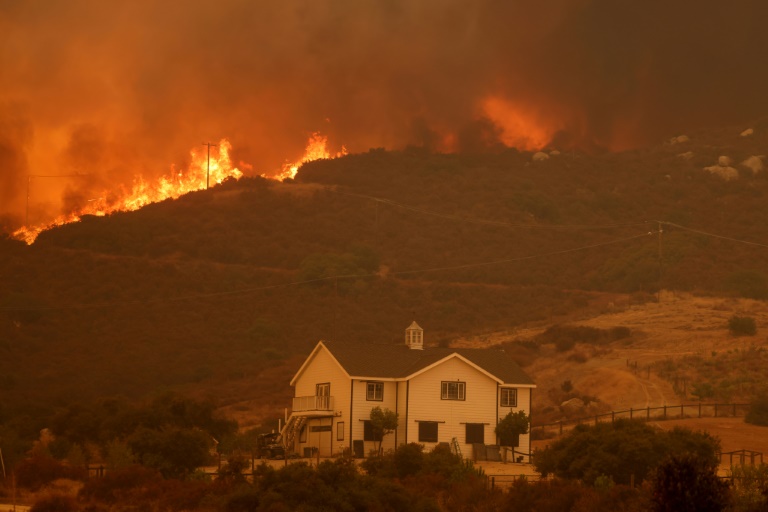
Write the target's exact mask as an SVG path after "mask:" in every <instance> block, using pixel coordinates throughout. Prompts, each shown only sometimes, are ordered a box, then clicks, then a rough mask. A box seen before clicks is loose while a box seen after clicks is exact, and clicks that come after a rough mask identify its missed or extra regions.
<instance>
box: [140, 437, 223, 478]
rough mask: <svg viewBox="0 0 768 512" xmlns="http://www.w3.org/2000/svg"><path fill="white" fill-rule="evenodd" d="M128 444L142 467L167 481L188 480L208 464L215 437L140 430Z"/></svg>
mask: <svg viewBox="0 0 768 512" xmlns="http://www.w3.org/2000/svg"><path fill="white" fill-rule="evenodd" d="M127 442H128V447H129V448H130V450H131V451H132V452H133V453H134V455H135V456H136V458H137V460H138V462H140V463H141V464H142V465H144V466H147V467H150V468H154V469H157V470H159V471H160V473H162V474H163V476H164V477H166V478H184V477H186V476H187V475H189V474H191V473H192V472H193V471H194V470H195V469H196V468H198V467H200V466H203V465H205V463H206V462H208V458H209V455H208V449H209V446H210V444H211V437H210V436H209V435H208V434H206V433H205V432H203V431H202V430H198V429H180V428H170V427H169V428H166V429H163V430H151V429H148V428H144V427H139V428H138V429H136V431H135V432H134V433H133V434H132V435H131V436H130V437H129V438H128V440H127Z"/></svg>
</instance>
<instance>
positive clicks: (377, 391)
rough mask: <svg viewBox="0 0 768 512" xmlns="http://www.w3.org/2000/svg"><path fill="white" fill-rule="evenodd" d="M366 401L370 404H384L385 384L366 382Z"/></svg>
mask: <svg viewBox="0 0 768 512" xmlns="http://www.w3.org/2000/svg"><path fill="white" fill-rule="evenodd" d="M365 399H366V400H368V401H369V402H383V401H384V383H383V382H374V381H371V382H366V383H365Z"/></svg>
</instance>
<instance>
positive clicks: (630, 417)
mask: <svg viewBox="0 0 768 512" xmlns="http://www.w3.org/2000/svg"><path fill="white" fill-rule="evenodd" d="M629 419H632V408H631V407H630V408H629Z"/></svg>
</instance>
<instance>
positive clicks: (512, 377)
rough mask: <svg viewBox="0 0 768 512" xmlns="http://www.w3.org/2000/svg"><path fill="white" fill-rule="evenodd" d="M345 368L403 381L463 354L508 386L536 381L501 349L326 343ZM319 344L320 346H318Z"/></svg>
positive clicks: (355, 375) (352, 373)
mask: <svg viewBox="0 0 768 512" xmlns="http://www.w3.org/2000/svg"><path fill="white" fill-rule="evenodd" d="M322 343H323V344H324V345H325V347H326V348H327V349H328V351H329V352H330V353H331V355H332V356H333V357H334V359H336V361H338V363H339V364H340V365H341V367H342V368H343V369H344V371H345V372H347V374H348V375H349V376H350V377H353V378H378V379H403V378H406V377H409V376H411V375H414V374H416V373H419V372H421V371H422V370H424V369H426V368H428V367H429V366H432V365H434V364H435V363H438V362H441V361H442V360H444V359H448V358H450V357H451V356H454V357H455V355H459V356H461V358H462V359H464V360H466V361H468V362H469V363H470V364H472V365H474V366H477V367H478V368H479V369H480V370H481V371H484V372H486V373H488V374H491V376H493V377H496V379H497V380H498V381H500V382H501V383H504V384H522V385H530V386H533V385H534V383H533V380H532V379H531V378H530V377H529V376H528V375H526V373H525V372H524V371H523V370H522V369H520V366H518V365H517V363H515V362H514V361H513V360H512V358H510V357H509V354H507V353H505V352H504V351H503V350H499V349H493V348H488V349H478V348H444V347H434V348H425V349H424V350H412V349H410V348H408V347H407V346H405V345H403V344H397V345H383V344H381V345H380V344H373V343H344V342H338V341H332V342H330V341H325V342H322ZM318 345H319V344H318Z"/></svg>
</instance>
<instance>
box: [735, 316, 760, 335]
mask: <svg viewBox="0 0 768 512" xmlns="http://www.w3.org/2000/svg"><path fill="white" fill-rule="evenodd" d="M728 330H729V331H730V332H731V334H733V335H734V336H754V335H755V334H757V325H756V324H755V319H754V318H752V317H751V316H737V315H733V316H732V317H731V318H729V319H728Z"/></svg>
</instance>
